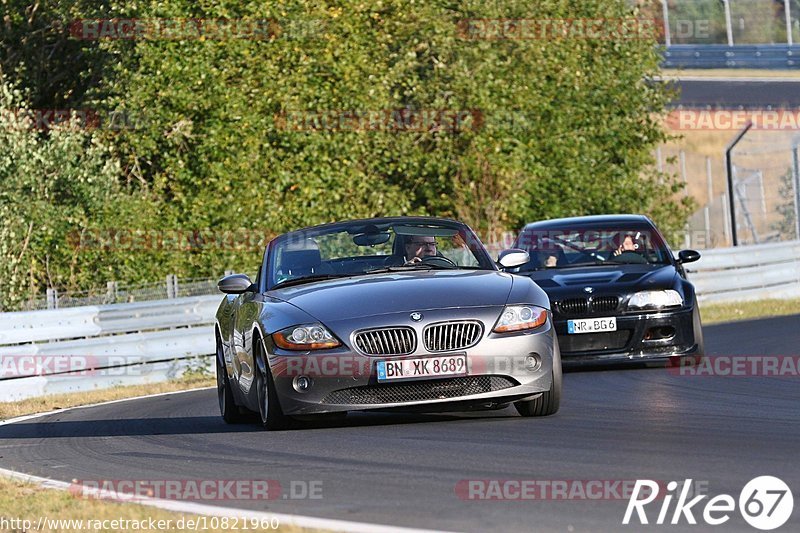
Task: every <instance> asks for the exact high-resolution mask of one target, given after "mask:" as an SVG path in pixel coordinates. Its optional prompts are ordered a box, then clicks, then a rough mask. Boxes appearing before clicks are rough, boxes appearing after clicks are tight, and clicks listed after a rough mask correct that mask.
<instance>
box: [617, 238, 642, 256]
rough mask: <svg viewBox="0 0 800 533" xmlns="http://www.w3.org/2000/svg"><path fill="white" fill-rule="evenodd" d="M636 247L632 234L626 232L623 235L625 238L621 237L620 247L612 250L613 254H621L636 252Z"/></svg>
mask: <svg viewBox="0 0 800 533" xmlns="http://www.w3.org/2000/svg"><path fill="white" fill-rule="evenodd" d="M638 248H639V247H638V246H637V244H636V240H635V238H634V236H633V235H632V234H630V233H628V234H626V235H625V238H623V239H622V244H621V245H620V247H619V248H617V249H616V250H615V251H614V255H615V256H617V255H621V254H622V253H623V252H636V251H637V249H638Z"/></svg>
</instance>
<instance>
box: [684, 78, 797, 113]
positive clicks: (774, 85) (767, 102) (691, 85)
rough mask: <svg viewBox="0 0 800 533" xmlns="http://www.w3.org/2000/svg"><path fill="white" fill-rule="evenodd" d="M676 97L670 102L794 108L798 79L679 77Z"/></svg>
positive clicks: (686, 105)
mask: <svg viewBox="0 0 800 533" xmlns="http://www.w3.org/2000/svg"><path fill="white" fill-rule="evenodd" d="M676 84H677V85H678V86H679V87H680V91H681V93H680V96H679V97H678V99H677V100H676V101H675V102H673V105H678V104H680V105H683V106H685V107H705V106H712V107H727V108H733V107H738V106H743V107H745V108H765V107H767V106H772V107H774V108H798V107H800V79H797V80H786V81H763V80H762V81H759V80H747V81H731V80H725V79H723V80H713V79H681V80H680V81H678V82H677V83H676Z"/></svg>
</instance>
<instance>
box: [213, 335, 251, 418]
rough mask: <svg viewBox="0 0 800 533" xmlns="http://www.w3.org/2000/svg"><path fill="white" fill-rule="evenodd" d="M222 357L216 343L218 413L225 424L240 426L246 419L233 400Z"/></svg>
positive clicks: (219, 346)
mask: <svg viewBox="0 0 800 533" xmlns="http://www.w3.org/2000/svg"><path fill="white" fill-rule="evenodd" d="M224 357H225V356H224V355H223V354H222V346H221V345H220V342H219V341H217V356H216V360H217V398H218V400H219V412H220V414H221V415H222V419H223V420H224V421H225V422H226V423H227V424H241V423H242V422H245V421H246V417H245V416H244V415H243V414H242V411H241V409H239V406H238V405H236V402H235V401H234V399H233V389H232V388H231V382H230V380H229V379H228V372H227V370H225V365H224V364H223V362H222V361H223V360H224V359H223V358H224Z"/></svg>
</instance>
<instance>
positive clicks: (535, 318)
mask: <svg viewBox="0 0 800 533" xmlns="http://www.w3.org/2000/svg"><path fill="white" fill-rule="evenodd" d="M545 322H547V309H543V308H541V307H537V306H535V305H507V306H506V308H505V309H503V314H502V315H500V320H498V321H497V324H495V326H494V330H493V331H494V332H495V333H506V332H509V331H520V330H523V329H533V328H538V327H539V326H541V325H543V324H544V323H545Z"/></svg>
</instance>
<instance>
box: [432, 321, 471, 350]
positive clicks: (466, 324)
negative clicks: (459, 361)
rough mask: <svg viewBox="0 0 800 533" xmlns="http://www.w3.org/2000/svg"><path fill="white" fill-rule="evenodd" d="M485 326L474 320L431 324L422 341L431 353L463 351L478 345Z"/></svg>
mask: <svg viewBox="0 0 800 533" xmlns="http://www.w3.org/2000/svg"><path fill="white" fill-rule="evenodd" d="M482 334H483V325H482V324H481V323H480V322H476V321H474V320H469V321H460V322H441V323H439V324H431V325H430V326H427V327H426V328H425V330H424V331H423V332H422V341H423V343H424V344H425V349H426V350H428V351H429V352H446V351H449V350H463V349H464V348H469V347H470V346H473V345H475V344H477V342H478V341H479V340H480V339H481V335H482Z"/></svg>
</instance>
